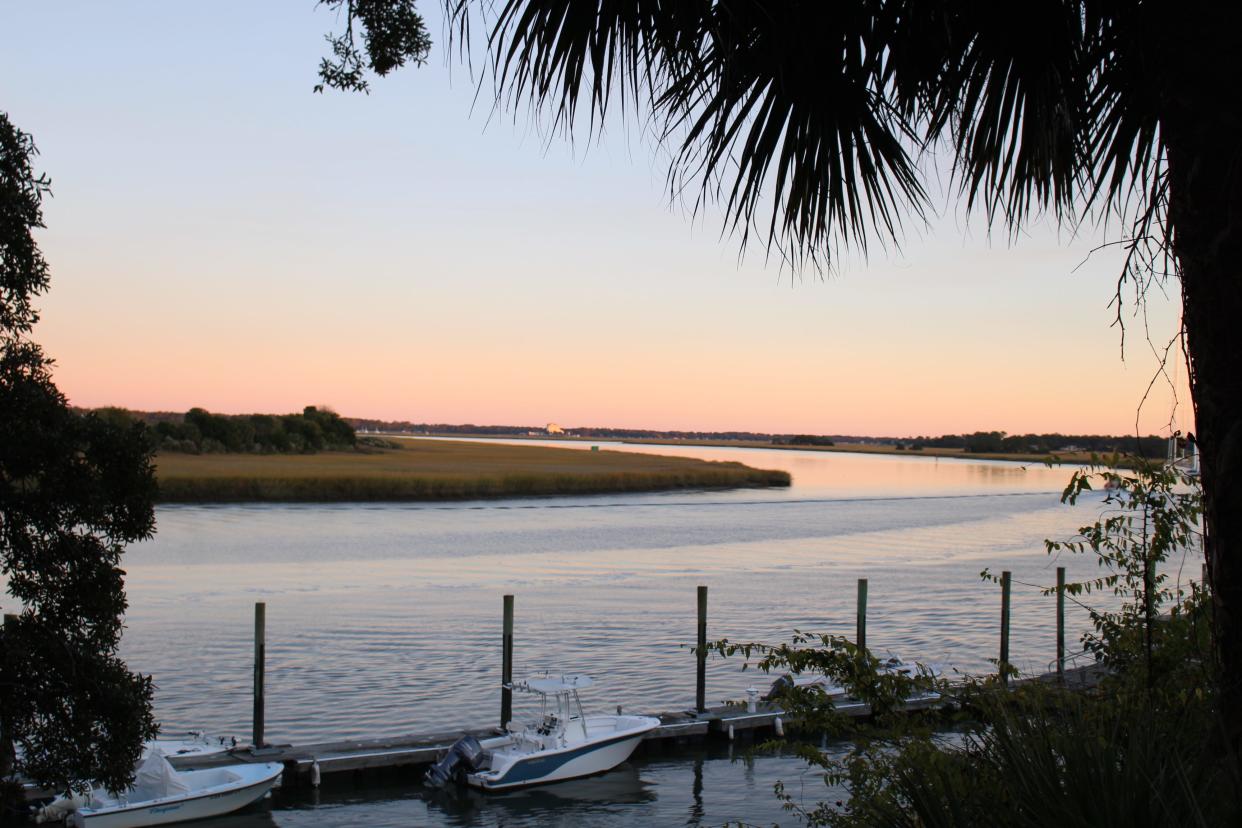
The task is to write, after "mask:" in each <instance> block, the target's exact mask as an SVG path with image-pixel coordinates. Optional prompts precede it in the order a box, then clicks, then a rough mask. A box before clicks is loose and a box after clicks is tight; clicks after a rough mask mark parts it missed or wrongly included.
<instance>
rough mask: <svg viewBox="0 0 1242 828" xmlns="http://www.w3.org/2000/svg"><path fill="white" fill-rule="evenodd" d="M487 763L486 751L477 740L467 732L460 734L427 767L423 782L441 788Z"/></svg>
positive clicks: (460, 779) (458, 780)
mask: <svg viewBox="0 0 1242 828" xmlns="http://www.w3.org/2000/svg"><path fill="white" fill-rule="evenodd" d="M486 763H487V751H485V750H483V745H481V744H479V740H478V739H476V738H474V737H473V736H470V735H469V734H467V735H465V736H462V737H461V738H460V739H458V740H457V741H456V742H454V743H453V746H452V747H451V748H449V749H448V752H447V753H445V754H444V756H443V757H442V758H441V759H440V761H439V762H436V763H435V764H434V765H432V766H431V767H429V768H428V769H427V774H426V776H424V777H423V782H424V784H426V785H429V786H431V787H435V788H443V787H444V786H445V785H447V784H448V783H449V781H450V780H452V781H454V782H460V781H462V777H464V776H465V774H466V773H468V772H470V771H479V770H482V769H483V766H484V765H485V764H486Z"/></svg>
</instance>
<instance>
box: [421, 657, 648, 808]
mask: <svg viewBox="0 0 1242 828" xmlns="http://www.w3.org/2000/svg"><path fill="white" fill-rule="evenodd" d="M593 684H594V682H593V681H592V680H591V679H590V678H588V677H587V676H578V675H566V674H559V675H552V674H543V675H540V676H536V677H534V678H529V679H526V680H525V681H519V682H514V683H513V684H510V685H506V686H507V688H508V689H510V690H513V691H516V692H522V693H531V694H534V695H536V696H539V698H540V707H541V710H540V718H539V720H538V721H535V722H532V723H530V724H528V725H526V726H524V727H521V728H517V729H515V728H512V727H510V728H509V729H508V730H507V731H506V732H505V733H504V734H503V735H500V736H496V737H494V738H490V739H477V738H475V737H474V736H469V735H467V736H463V737H462V738H461V739H459V740H458V741H457V742H456V743H455V744H454V745H453V746H452V747H451V748H449V750H448V753H446V754H445V755H444V757H443V758H441V759H440V761H439V762H437V763H436V764H435V765H433V766H432V767H431V768H430V769H429V770H428V771H427V777H426V779H427V783H428V784H430V785H434V786H436V787H440V786H443V785H445V784H447V783H449V782H450V781H456V782H461V783H465V784H467V785H470V786H472V787H476V788H481V789H483V790H485V791H499V790H508V789H512V788H520V787H524V786H527V785H540V784H543V783H546V782H558V781H561V780H563V779H576V778H578V777H582V776H591V775H593V774H597V773H603V772H604V771H608V770H611V769H612V768H615V767H616V766H617V765H619V764H621V763H622V762H624V761H625V760H626V759H628V758H630V754H632V753H633V752H634V749H635V748H637V747H638V743H639V742H641V741H642V740H643V736H644V735H646V734H647V733H648V731H651V730H654V729H655V728H656V727H659V725H660V720H659V719H656V718H652V717H651V716H627V715H622V714H621V713H620V712H618V713H617V714H616V715H600V716H587V715H586V714H585V713H584V712H583V709H582V700H581V698H580V697H579V695H578V691H579V690H583V689H586V688H588V687H591V686H592V685H593Z"/></svg>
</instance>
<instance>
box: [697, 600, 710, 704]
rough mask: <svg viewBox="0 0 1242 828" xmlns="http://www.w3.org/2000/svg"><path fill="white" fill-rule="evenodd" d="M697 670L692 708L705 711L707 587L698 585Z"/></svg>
mask: <svg viewBox="0 0 1242 828" xmlns="http://www.w3.org/2000/svg"><path fill="white" fill-rule="evenodd" d="M695 655H696V656H697V665H696V667H697V672H696V675H695V679H696V681H695V690H694V709H695V710H696V711H697V712H699V713H705V712H707V587H705V586H700V587H699V645H698V648H697V649H696V650H695Z"/></svg>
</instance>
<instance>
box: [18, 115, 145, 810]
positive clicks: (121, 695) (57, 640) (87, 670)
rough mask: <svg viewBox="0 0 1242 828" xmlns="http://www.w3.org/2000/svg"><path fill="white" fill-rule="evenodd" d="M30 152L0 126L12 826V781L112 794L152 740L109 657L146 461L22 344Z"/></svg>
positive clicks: (37, 280)
mask: <svg viewBox="0 0 1242 828" xmlns="http://www.w3.org/2000/svg"><path fill="white" fill-rule="evenodd" d="M34 154H35V148H34V144H33V142H32V141H31V138H30V136H28V135H26V134H25V133H23V132H21V131H20V130H18V129H17V128H16V127H14V126H13V124H12V123H11V122H10V121H9V119H8V116H7V115H5V114H3V113H0V572H2V573H3V576H4V579H5V580H6V582H7V589H8V594H9V596H11V598H12V599H13V600H12V601H11V602H8V601H6V604H5V606H4V610H5V613H6V618H5V623H4V626H3V628H2V629H0V784H3V785H5V788H4V791H3V792H2V793H3V795H0V805H2V806H3V807H4V808H5V809H6V811H7V810H8V809H12V808H18V809H19V810H18V813H19V814H20V806H21V804H22V799H21V791H20V789H16V790H15V788H16V786H15V785H14V784H12V783H11V780H10V775H11V774H12V773H13V772H15V771H16V772H19V773H21V774H23V775H25V776H26V777H28V778H29V779H31V780H33V781H34V782H36V783H38V784H39V785H41V786H44V787H48V788H52V789H60V790H65V789H67V788H71V787H73V788H82V787H84V786H85V785H86V784H87V783H102V784H103V785H105V786H106V787H108V788H111V789H114V790H119V789H122V788H124V787H126V786H127V785H128V784H129V782H130V780H131V779H132V778H133V768H134V765H135V763H136V761H137V759H138V755H139V752H140V750H141V746H142V742H143V741H144V740H145V739H148V738H150V737H152V736H153V735H154V733H155V722H154V720H153V719H152V715H151V679H150V677H147V676H141V675H136V674H134V673H131V672H129V670H128V669H127V668H126V666H125V664H124V663H123V662H122V661H121V660H120V658H119V657H118V656H117V646H118V644H119V642H120V638H121V630H122V624H121V620H122V617H123V615H124V613H125V608H126V602H125V591H124V574H125V573H124V572H123V571H122V570H121V568H120V566H119V564H120V556H121V552H122V551H123V549H124V547H125V545H126V544H127V543H131V542H133V541H136V540H139V539H142V538H146V537H149V536H150V535H151V533H152V531H153V529H154V525H155V522H154V512H153V508H152V500H153V497H154V494H155V478H154V472H153V469H152V466H151V455H150V450H149V449H148V447H147V440H146V435H145V428H144V427H143V426H142V425H140V424H133V425H132V426H130V427H118V426H117V425H115V424H113V423H111V422H108V421H107V420H105V419H103V418H100V417H97V416H94V415H90V414H88V415H85V416H83V415H78V414H75V413H74V412H73V411H72V410H70V408H69V406H68V404H67V401H66V400H65V397H64V396H63V395H62V394H61V393H60V392H59V391H58V390H57V389H56V386H55V385H54V384H53V383H52V378H51V372H50V365H51V361H50V360H49V359H48V358H47V357H45V356H44V355H43V352H42V350H41V349H40V348H39V346H38V345H36V344H35V343H33V342H31V341H30V340H29V338H28V335H29V333H30V331H31V330H32V329H33V327H34V324H35V322H37V321H38V314H37V312H36V311H35V310H34V306H33V299H34V297H35V296H37V295H39V294H41V293H43V292H44V291H45V290H47V286H48V272H47V264H46V262H45V261H44V260H43V256H42V254H41V253H40V252H39V248H38V245H37V244H36V243H35V241H34V238H33V235H32V232H31V231H32V230H33V229H35V228H39V227H42V226H43V224H42V213H41V203H42V199H43V196H44V194H45V193H46V192H47V188H48V183H47V180H46V179H45V178H43V177H41V176H38V177H37V176H35V174H34V173H33V171H32V168H31V159H32V157H33V156H34ZM8 614H12V617H11V618H10V617H7V616H8ZM16 746H20V748H21V754H20V756H19V755H18V754H17V752H16V750H15V747H16ZM12 816H14V815H13V814H10V813H7V812H6V813H3V814H0V822H7V821H8V820H9V819H10V817H12Z"/></svg>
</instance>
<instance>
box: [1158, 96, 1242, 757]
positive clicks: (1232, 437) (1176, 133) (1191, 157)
mask: <svg viewBox="0 0 1242 828" xmlns="http://www.w3.org/2000/svg"><path fill="white" fill-rule="evenodd" d="M1225 109H1229V110H1233V112H1222V111H1221V110H1225ZM1216 110H1217V111H1216V117H1207V118H1202V117H1200V118H1199V119H1198V122H1197V123H1195V125H1194V127H1192V128H1189V129H1176V128H1166V129H1165V133H1164V134H1165V139H1166V141H1167V142H1168V143H1167V146H1168V150H1169V155H1168V158H1169V167H1168V171H1169V194H1170V201H1169V219H1170V224H1171V225H1172V227H1173V249H1174V252H1175V253H1176V255H1177V260H1178V264H1179V266H1180V268H1181V279H1182V303H1183V309H1184V320H1185V326H1186V345H1187V352H1188V356H1189V367H1190V380H1191V386H1190V390H1191V397H1192V398H1193V400H1194V406H1195V423H1196V429H1195V436H1196V438H1197V439H1198V442H1199V451H1200V456H1201V465H1202V481H1203V495H1204V532H1205V536H1204V554H1205V556H1206V559H1207V565H1208V572H1209V575H1208V577H1209V579H1210V581H1211V587H1212V599H1213V607H1212V609H1213V617H1214V627H1215V634H1216V647H1217V653H1218V654H1219V658H1220V668H1221V688H1220V689H1221V699H1220V702H1221V711H1222V714H1223V717H1224V725H1225V728H1226V734H1227V736H1228V739H1229V741H1230V743H1231V744H1232V745H1233V746H1234V747H1235V748H1242V152H1240V151H1239V147H1238V139H1237V132H1236V130H1235V129H1229V128H1225V127H1227V126H1229V125H1230V124H1231V122H1232V123H1233V124H1236V123H1238V122H1242V117H1239V116H1240V115H1242V107H1239V106H1238V104H1236V103H1234V104H1230V103H1228V102H1225V101H1223V100H1222V101H1217V102H1216ZM1200 114H1202V113H1200ZM1190 123H1194V120H1193V119H1190V118H1188V119H1186V120H1185V121H1183V124H1190Z"/></svg>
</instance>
